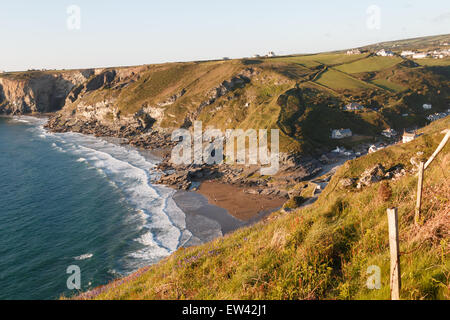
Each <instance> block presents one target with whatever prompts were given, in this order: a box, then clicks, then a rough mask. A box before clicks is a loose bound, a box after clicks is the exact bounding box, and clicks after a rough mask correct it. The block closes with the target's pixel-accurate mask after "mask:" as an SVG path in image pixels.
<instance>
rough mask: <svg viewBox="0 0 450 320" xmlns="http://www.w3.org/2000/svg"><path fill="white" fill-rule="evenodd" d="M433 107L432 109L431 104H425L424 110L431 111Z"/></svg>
mask: <svg viewBox="0 0 450 320" xmlns="http://www.w3.org/2000/svg"><path fill="white" fill-rule="evenodd" d="M431 107H432V106H431V104H426V103H425V104H424V105H423V109H424V110H431Z"/></svg>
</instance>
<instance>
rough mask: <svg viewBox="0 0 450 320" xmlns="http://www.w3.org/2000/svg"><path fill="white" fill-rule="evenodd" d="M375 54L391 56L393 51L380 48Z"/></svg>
mask: <svg viewBox="0 0 450 320" xmlns="http://www.w3.org/2000/svg"><path fill="white" fill-rule="evenodd" d="M377 56H381V57H393V56H394V53H393V52H392V51H391V50H384V49H382V50H380V51H378V52H377Z"/></svg>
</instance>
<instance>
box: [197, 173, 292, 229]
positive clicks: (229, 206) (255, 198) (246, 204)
mask: <svg viewBox="0 0 450 320" xmlns="http://www.w3.org/2000/svg"><path fill="white" fill-rule="evenodd" d="M244 190H245V189H244V188H239V187H236V186H233V185H229V184H224V183H220V182H215V181H205V182H202V184H201V185H200V187H199V189H198V192H199V193H200V194H202V195H203V196H205V197H206V198H207V199H208V201H209V203H211V204H214V205H216V206H219V207H221V208H224V209H226V210H227V211H228V213H229V214H230V215H232V216H233V217H235V218H237V219H239V220H241V221H250V220H254V219H255V218H256V217H258V216H259V215H261V214H264V213H269V212H272V211H275V210H278V209H279V208H281V206H282V205H283V204H284V203H285V202H286V201H287V199H286V198H283V197H276V196H270V195H260V194H249V193H246V192H244Z"/></svg>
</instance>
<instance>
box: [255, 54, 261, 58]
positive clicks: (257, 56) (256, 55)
mask: <svg viewBox="0 0 450 320" xmlns="http://www.w3.org/2000/svg"><path fill="white" fill-rule="evenodd" d="M253 58H261V56H260V55H259V54H254V55H253Z"/></svg>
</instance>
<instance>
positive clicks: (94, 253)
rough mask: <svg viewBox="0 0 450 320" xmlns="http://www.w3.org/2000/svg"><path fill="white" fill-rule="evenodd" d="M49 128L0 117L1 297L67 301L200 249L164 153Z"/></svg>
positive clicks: (30, 120) (40, 121)
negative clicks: (163, 163)
mask: <svg viewBox="0 0 450 320" xmlns="http://www.w3.org/2000/svg"><path fill="white" fill-rule="evenodd" d="M45 122H46V119H45V118H35V117H28V116H20V117H9V118H8V117H1V118H0V299H44V300H47V299H58V298H60V297H69V296H72V295H74V294H76V293H77V292H79V291H87V290H89V289H92V288H95V287H97V286H100V285H103V284H106V283H108V282H110V281H111V280H114V279H116V278H118V277H123V276H126V275H128V274H130V273H132V272H134V271H136V270H138V269H139V268H141V267H144V266H147V265H150V264H154V263H156V262H158V261H160V260H161V259H163V258H164V257H167V256H168V255H170V254H171V253H172V252H174V251H176V250H177V249H178V248H179V247H181V246H188V245H189V244H192V243H199V242H200V240H199V239H194V238H195V235H193V232H191V231H189V230H188V228H187V227H186V214H185V213H184V212H183V211H182V210H181V209H180V208H179V207H178V206H177V204H176V202H175V201H174V198H173V196H174V193H175V191H174V190H173V189H170V188H168V187H165V186H162V185H154V184H152V181H154V179H155V178H156V177H157V175H159V174H160V173H159V172H158V170H157V169H156V164H157V163H158V158H157V157H156V156H154V155H152V154H151V153H148V152H147V153H146V152H144V151H141V150H138V149H135V148H133V147H131V146H128V145H124V144H121V143H120V141H119V140H117V139H106V138H96V137H94V136H88V135H82V134H78V133H50V132H48V131H46V130H45V129H44V128H43V125H44V124H45ZM216 231H217V233H220V227H219V229H218V230H216ZM217 235H219V234H217ZM217 235H214V236H217ZM73 266H75V268H78V269H79V271H80V272H79V276H80V283H79V284H80V288H79V289H78V288H73V285H72V286H70V285H69V286H68V282H69V281H70V279H69V278H70V277H71V276H72V275H73V270H74V267H73ZM72 280H73V278H72ZM73 283H74V282H73V281H72V284H73ZM75 284H76V282H75Z"/></svg>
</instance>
